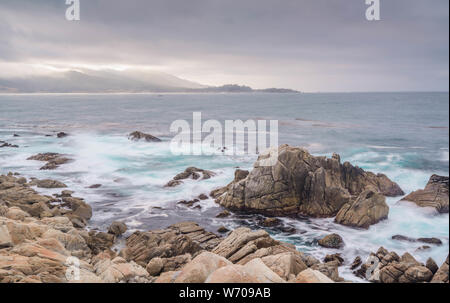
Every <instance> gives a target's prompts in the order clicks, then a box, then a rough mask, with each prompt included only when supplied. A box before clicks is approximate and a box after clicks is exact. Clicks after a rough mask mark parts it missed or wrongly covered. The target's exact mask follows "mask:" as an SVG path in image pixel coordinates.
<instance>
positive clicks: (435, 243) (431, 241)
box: [417, 238, 442, 245]
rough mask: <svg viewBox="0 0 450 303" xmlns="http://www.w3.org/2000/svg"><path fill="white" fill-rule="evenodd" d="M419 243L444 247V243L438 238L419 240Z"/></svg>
mask: <svg viewBox="0 0 450 303" xmlns="http://www.w3.org/2000/svg"><path fill="white" fill-rule="evenodd" d="M417 241H418V242H422V243H427V244H434V245H442V241H441V240H440V239H438V238H419V239H417Z"/></svg>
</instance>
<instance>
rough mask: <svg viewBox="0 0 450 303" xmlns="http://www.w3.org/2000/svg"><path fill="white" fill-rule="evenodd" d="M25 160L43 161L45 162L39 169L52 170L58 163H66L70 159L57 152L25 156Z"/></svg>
mask: <svg viewBox="0 0 450 303" xmlns="http://www.w3.org/2000/svg"><path fill="white" fill-rule="evenodd" d="M27 160H35V161H44V162H47V163H46V164H45V165H44V166H42V167H41V168H40V169H41V170H52V169H56V168H58V167H59V166H60V165H62V164H65V163H68V162H70V161H71V159H69V158H67V157H66V156H65V155H62V154H58V153H43V154H37V155H34V156H31V157H29V158H27Z"/></svg>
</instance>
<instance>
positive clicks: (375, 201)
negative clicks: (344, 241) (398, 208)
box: [335, 189, 389, 229]
mask: <svg viewBox="0 0 450 303" xmlns="http://www.w3.org/2000/svg"><path fill="white" fill-rule="evenodd" d="M388 214H389V206H388V205H387V204H386V198H385V197H384V196H383V195H382V194H380V193H377V192H374V191H373V190H371V189H368V190H366V191H364V192H362V193H361V194H360V195H359V196H358V198H357V199H356V200H355V201H354V202H350V203H348V204H345V205H344V206H343V207H342V208H341V209H340V210H339V212H338V213H337V215H336V218H335V221H336V223H339V224H342V225H347V226H352V227H359V228H366V229H367V228H369V226H370V225H372V224H376V223H378V222H379V221H381V220H384V219H387V217H388Z"/></svg>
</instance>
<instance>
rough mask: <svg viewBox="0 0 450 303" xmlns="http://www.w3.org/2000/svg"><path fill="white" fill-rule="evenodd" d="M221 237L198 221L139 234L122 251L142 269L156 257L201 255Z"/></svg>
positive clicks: (130, 237) (127, 258) (138, 232)
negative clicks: (206, 229)
mask: <svg viewBox="0 0 450 303" xmlns="http://www.w3.org/2000/svg"><path fill="white" fill-rule="evenodd" d="M219 242H220V238H219V237H218V236H217V235H215V234H213V233H211V232H207V231H205V230H204V229H203V228H202V227H200V226H198V224H196V223H194V222H181V223H178V224H174V225H171V226H169V227H168V228H167V229H164V230H154V231H148V232H140V231H137V232H135V233H133V234H132V235H131V236H129V237H128V238H127V240H126V247H125V248H124V249H123V250H122V251H121V252H120V255H121V256H123V257H124V258H125V259H126V260H128V261H130V260H133V261H135V262H136V263H137V264H139V265H141V266H142V267H146V266H147V264H148V262H149V261H150V260H151V259H153V258H155V257H160V258H171V257H175V256H178V255H183V254H191V255H192V256H195V255H197V254H198V253H199V252H200V251H202V250H211V249H212V248H213V247H215V246H216V245H217V244H218V243H219Z"/></svg>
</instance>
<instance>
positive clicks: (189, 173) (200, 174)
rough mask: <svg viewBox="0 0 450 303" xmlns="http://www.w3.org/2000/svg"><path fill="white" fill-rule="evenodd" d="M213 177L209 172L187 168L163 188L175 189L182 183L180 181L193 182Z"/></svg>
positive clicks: (212, 173)
mask: <svg viewBox="0 0 450 303" xmlns="http://www.w3.org/2000/svg"><path fill="white" fill-rule="evenodd" d="M213 176H215V173H214V172H212V171H209V170H205V169H201V168H197V167H188V168H186V170H185V171H184V172H182V173H179V174H178V175H176V176H175V177H173V179H172V180H171V181H169V182H168V183H167V184H166V185H165V187H175V186H178V185H180V184H182V183H183V181H181V180H185V179H194V180H200V179H202V180H206V179H210V178H211V177H213Z"/></svg>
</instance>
